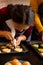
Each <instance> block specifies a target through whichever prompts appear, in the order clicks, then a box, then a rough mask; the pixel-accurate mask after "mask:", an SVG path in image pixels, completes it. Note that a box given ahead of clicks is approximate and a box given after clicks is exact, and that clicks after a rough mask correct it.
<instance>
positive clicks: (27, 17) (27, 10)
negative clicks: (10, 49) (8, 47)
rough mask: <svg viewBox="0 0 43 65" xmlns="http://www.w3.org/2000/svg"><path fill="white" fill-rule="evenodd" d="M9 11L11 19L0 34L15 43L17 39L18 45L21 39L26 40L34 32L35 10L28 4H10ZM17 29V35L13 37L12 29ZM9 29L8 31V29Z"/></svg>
mask: <svg viewBox="0 0 43 65" xmlns="http://www.w3.org/2000/svg"><path fill="white" fill-rule="evenodd" d="M7 8H8V13H9V15H10V19H9V20H7V21H6V22H5V27H4V29H5V30H6V31H5V30H4V31H3V32H2V31H0V36H1V37H5V38H6V39H8V40H10V41H11V43H13V41H14V38H15V39H16V45H19V44H20V42H21V41H26V40H27V39H28V38H29V36H30V35H31V33H32V29H33V26H34V25H33V24H34V23H33V22H34V12H33V11H32V8H31V7H29V6H26V5H8V6H7ZM8 28H9V29H10V30H11V31H12V30H13V31H14V30H15V32H16V34H15V37H14V38H13V37H12V34H11V32H9V31H10V30H8ZM7 30H8V31H7Z"/></svg>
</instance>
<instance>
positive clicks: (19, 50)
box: [14, 48, 23, 52]
mask: <svg viewBox="0 0 43 65" xmlns="http://www.w3.org/2000/svg"><path fill="white" fill-rule="evenodd" d="M14 51H16V52H22V51H23V49H22V48H15V49H14Z"/></svg>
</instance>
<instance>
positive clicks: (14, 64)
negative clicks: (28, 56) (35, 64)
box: [5, 59, 31, 65]
mask: <svg viewBox="0 0 43 65" xmlns="http://www.w3.org/2000/svg"><path fill="white" fill-rule="evenodd" d="M5 65H31V64H30V62H28V61H22V60H18V59H13V60H12V61H10V62H7V63H6V64H5Z"/></svg>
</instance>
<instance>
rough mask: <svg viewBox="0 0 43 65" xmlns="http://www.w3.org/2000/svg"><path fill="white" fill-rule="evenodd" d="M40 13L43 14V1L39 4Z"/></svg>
mask: <svg viewBox="0 0 43 65" xmlns="http://www.w3.org/2000/svg"><path fill="white" fill-rule="evenodd" d="M38 14H39V15H40V16H42V15H43V2H42V3H41V4H40V5H39V6H38Z"/></svg>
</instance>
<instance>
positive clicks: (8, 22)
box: [6, 20, 16, 47]
mask: <svg viewBox="0 0 43 65" xmlns="http://www.w3.org/2000/svg"><path fill="white" fill-rule="evenodd" d="M6 24H7V26H8V27H9V28H10V29H11V33H12V37H13V38H14V37H15V34H16V32H15V28H14V23H13V22H12V21H10V20H9V21H6ZM14 46H15V47H16V39H14Z"/></svg>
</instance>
